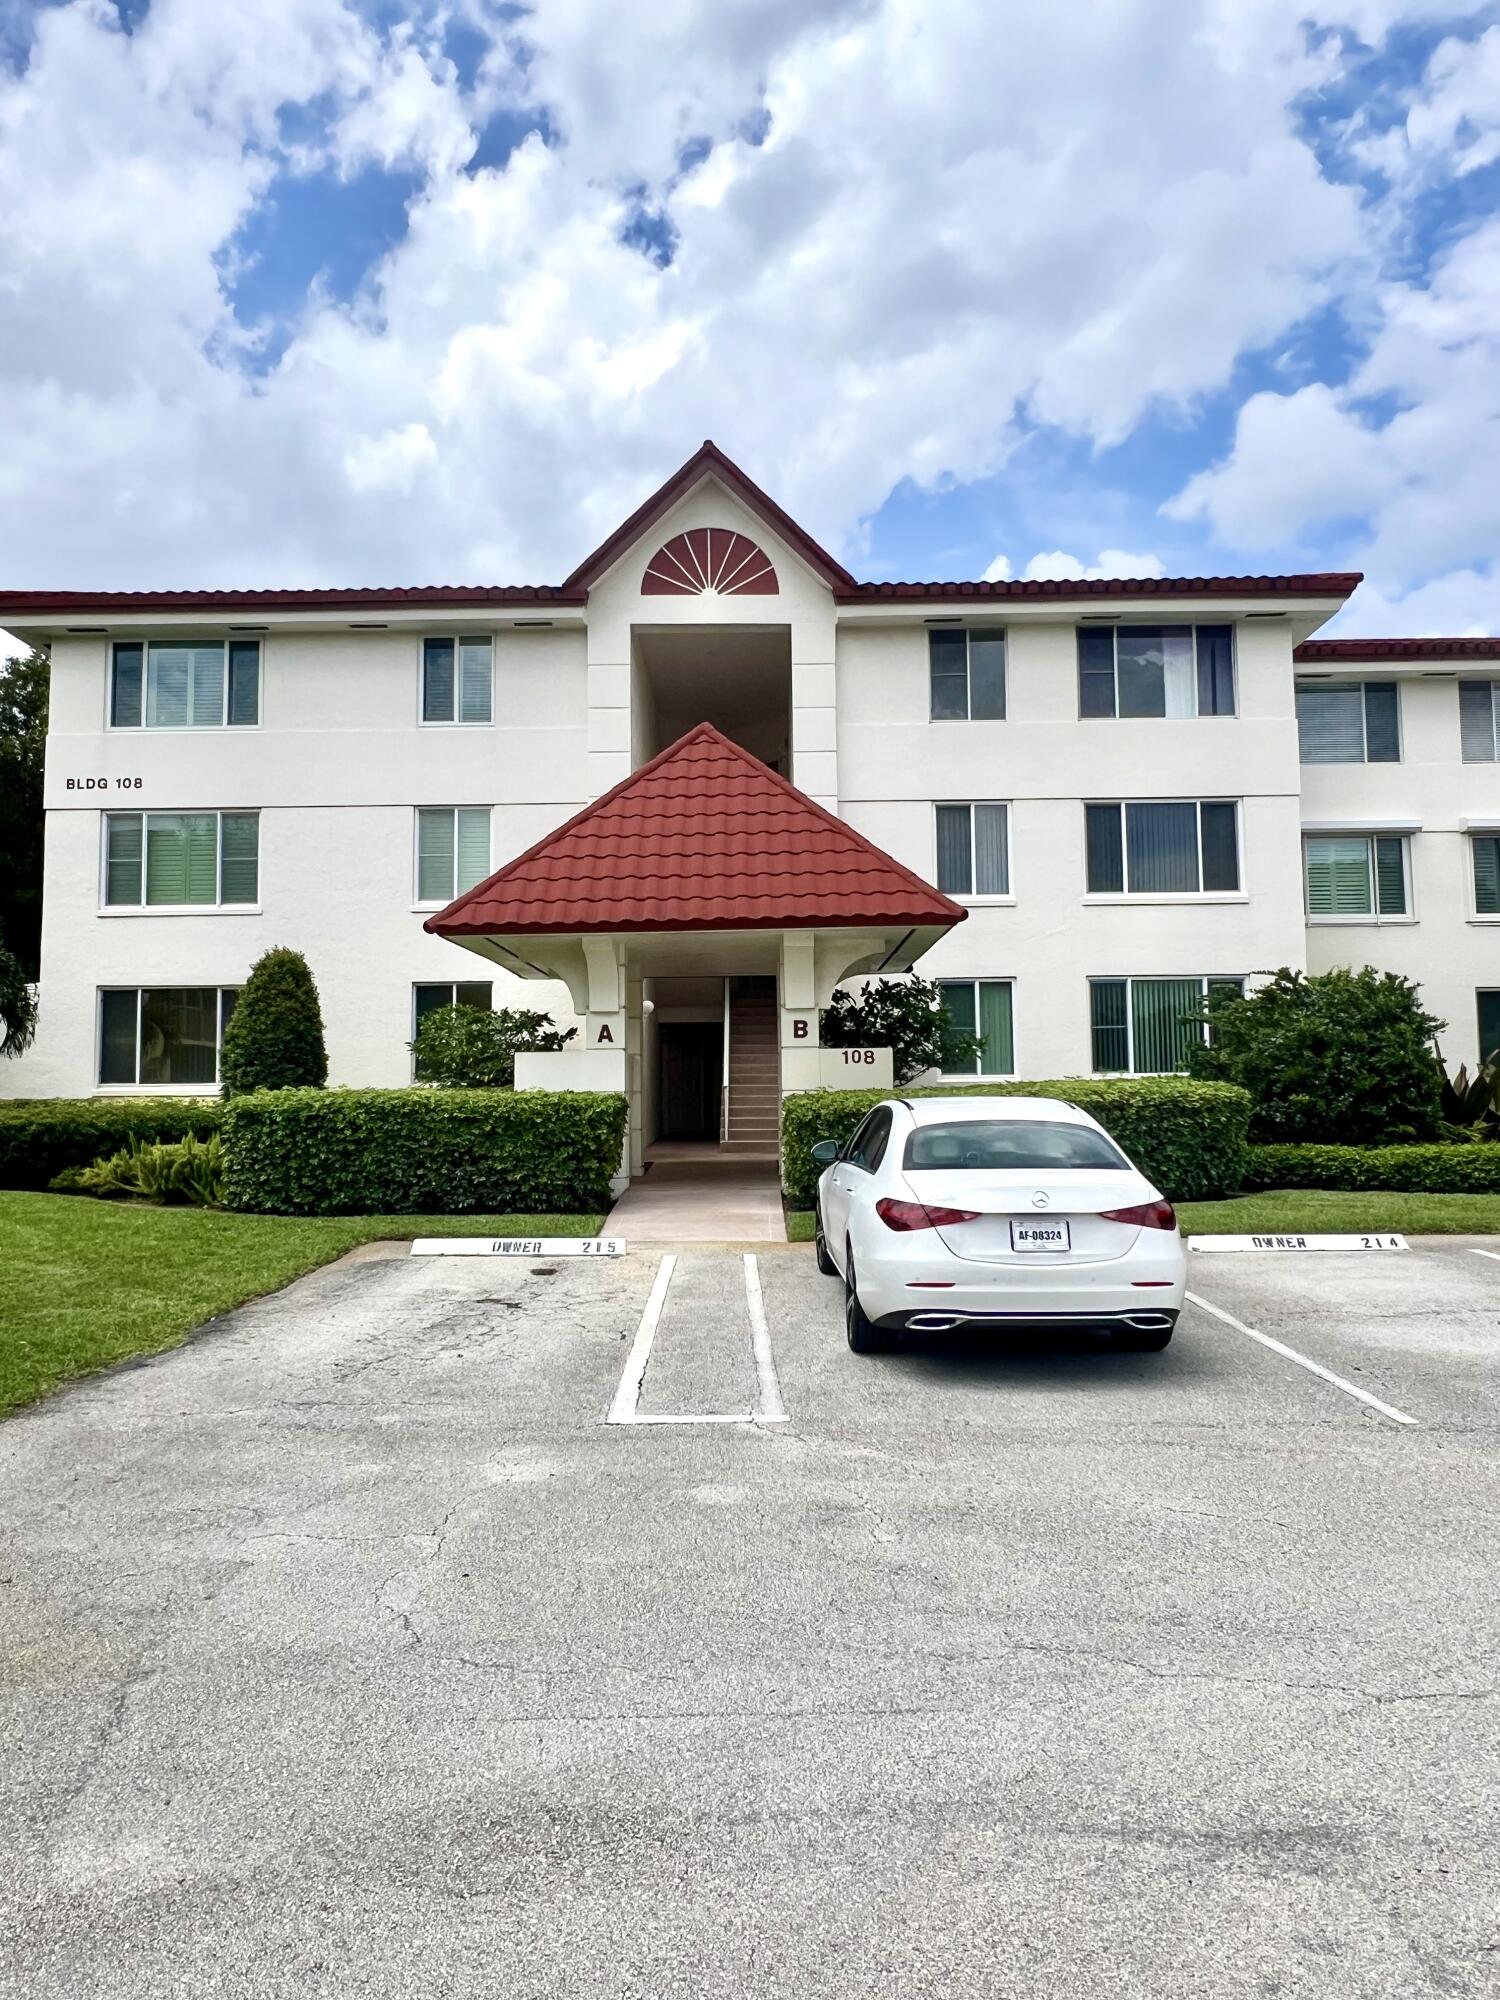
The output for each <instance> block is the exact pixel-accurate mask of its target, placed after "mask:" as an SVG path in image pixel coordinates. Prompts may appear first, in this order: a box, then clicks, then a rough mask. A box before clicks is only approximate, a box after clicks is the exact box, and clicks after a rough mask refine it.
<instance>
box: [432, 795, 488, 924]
mask: <svg viewBox="0 0 1500 2000" xmlns="http://www.w3.org/2000/svg"><path fill="white" fill-rule="evenodd" d="M489 872H490V809H489V807H488V806H419V807H418V808H417V901H418V902H419V903H451V902H452V901H453V898H454V897H455V896H461V895H462V894H463V892H464V891H465V889H472V888H473V887H474V884H475V883H476V882H482V881H483V880H484V878H485V876H486V875H488V874H489Z"/></svg>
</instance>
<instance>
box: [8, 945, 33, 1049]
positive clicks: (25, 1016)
mask: <svg viewBox="0 0 1500 2000" xmlns="http://www.w3.org/2000/svg"><path fill="white" fill-rule="evenodd" d="M35 1039H36V989H35V987H34V986H32V984H31V982H30V981H29V980H28V979H27V977H26V973H25V971H24V969H23V967H22V965H21V961H20V959H18V958H17V957H16V956H15V954H14V953H13V952H9V951H7V950H6V949H5V946H4V944H0V1056H19V1055H24V1053H25V1052H26V1050H27V1049H29V1048H30V1047H31V1044H32V1043H33V1041H35Z"/></svg>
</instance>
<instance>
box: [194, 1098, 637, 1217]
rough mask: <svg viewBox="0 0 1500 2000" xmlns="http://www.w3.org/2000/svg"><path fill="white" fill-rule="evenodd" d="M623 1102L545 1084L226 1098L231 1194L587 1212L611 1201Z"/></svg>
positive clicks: (257, 1207)
mask: <svg viewBox="0 0 1500 2000" xmlns="http://www.w3.org/2000/svg"><path fill="white" fill-rule="evenodd" d="M624 1139H625V1099H624V1097H623V1096H616V1095H614V1094H612V1093H607V1092H596V1091H545V1090H519V1091H510V1090H431V1089H426V1088H412V1089H409V1090H278V1091H259V1092H257V1093H256V1094H254V1095H253V1096H248V1097H236V1098H232V1099H231V1100H230V1102H229V1104H228V1106H227V1108H226V1112H225V1118H224V1143H225V1152H226V1155H227V1163H228V1171H227V1174H226V1199H227V1201H228V1203H229V1206H230V1207H231V1208H238V1209H250V1210H254V1211H255V1212H257V1213H259V1214H264V1215H421V1214H429V1215H430V1214H453V1215H462V1214H466V1213H482V1212H485V1211H489V1212H493V1213H503V1212H505V1211H511V1212H519V1213H523V1214H524V1213H530V1214H544V1213H548V1212H550V1213H553V1214H559V1215H562V1214H582V1213H586V1212H588V1211H590V1210H593V1209H601V1208H605V1207H607V1206H608V1205H609V1200H610V1191H609V1183H610V1177H611V1175H613V1174H614V1173H615V1172H616V1171H617V1169H618V1168H619V1165H620V1156H621V1149H622V1147H623V1145H624Z"/></svg>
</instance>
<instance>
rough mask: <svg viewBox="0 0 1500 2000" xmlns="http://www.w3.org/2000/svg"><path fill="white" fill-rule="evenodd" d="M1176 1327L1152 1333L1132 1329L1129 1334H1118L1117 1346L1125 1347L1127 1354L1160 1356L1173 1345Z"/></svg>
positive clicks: (1163, 1328) (1116, 1338)
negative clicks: (1165, 1348) (1164, 1349)
mask: <svg viewBox="0 0 1500 2000" xmlns="http://www.w3.org/2000/svg"><path fill="white" fill-rule="evenodd" d="M1175 1331H1176V1329H1175V1327H1170V1326H1163V1327H1158V1328H1156V1330H1155V1331H1154V1332H1152V1333H1147V1332H1145V1331H1144V1330H1138V1329H1136V1328H1134V1327H1132V1328H1131V1329H1130V1330H1129V1331H1128V1332H1126V1333H1121V1334H1117V1335H1116V1337H1115V1344H1116V1346H1118V1347H1123V1348H1124V1350H1125V1352H1126V1353H1127V1354H1160V1353H1161V1351H1162V1349H1163V1348H1164V1347H1170V1346H1171V1344H1172V1335H1173V1333H1174V1332H1175Z"/></svg>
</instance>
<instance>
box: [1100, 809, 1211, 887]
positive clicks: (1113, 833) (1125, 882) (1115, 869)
mask: <svg viewBox="0 0 1500 2000" xmlns="http://www.w3.org/2000/svg"><path fill="white" fill-rule="evenodd" d="M1083 816H1084V841H1085V846H1086V848H1087V854H1088V891H1089V894H1090V895H1091V896H1197V895H1220V894H1226V893H1233V892H1235V891H1237V890H1238V888H1239V886H1240V849H1239V815H1238V811H1237V809H1236V806H1235V801H1234V800H1233V799H1201V800H1200V799H1181V800H1175V799H1174V800H1171V801H1165V802H1161V803H1157V802H1155V801H1150V802H1138V801H1127V802H1125V803H1112V804H1109V805H1086V806H1085V807H1084V809H1083Z"/></svg>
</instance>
